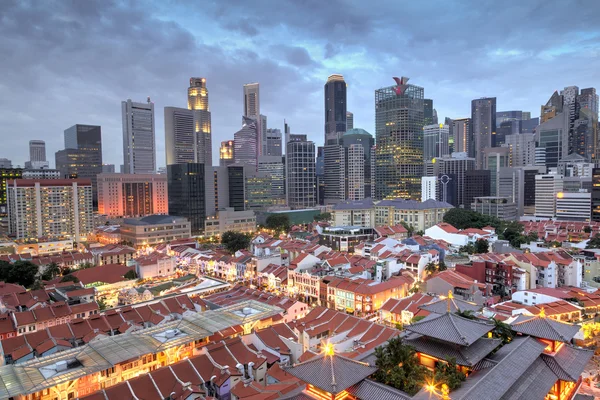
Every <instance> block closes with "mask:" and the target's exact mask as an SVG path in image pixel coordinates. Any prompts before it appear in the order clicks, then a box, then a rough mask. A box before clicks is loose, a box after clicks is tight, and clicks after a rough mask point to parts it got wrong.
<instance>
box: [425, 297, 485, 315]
mask: <svg viewBox="0 0 600 400" xmlns="http://www.w3.org/2000/svg"><path fill="white" fill-rule="evenodd" d="M419 308H420V309H422V310H425V311H429V312H432V313H436V314H444V313H446V312H448V311H449V312H453V313H455V312H458V311H472V312H477V311H479V310H481V306H478V305H477V304H475V303H471V302H468V301H464V300H460V299H455V298H454V297H453V296H448V297H446V298H443V299H439V300H435V301H432V302H431V303H427V304H423V305H422V306H420V307H419Z"/></svg>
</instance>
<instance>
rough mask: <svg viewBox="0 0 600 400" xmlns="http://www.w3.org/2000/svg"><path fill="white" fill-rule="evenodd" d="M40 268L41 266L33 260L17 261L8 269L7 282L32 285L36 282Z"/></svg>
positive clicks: (26, 285)
mask: <svg viewBox="0 0 600 400" xmlns="http://www.w3.org/2000/svg"><path fill="white" fill-rule="evenodd" d="M39 270H40V269H39V267H38V266H37V265H35V264H34V263H32V262H31V261H17V262H15V263H14V264H13V265H12V266H11V268H10V270H9V271H8V277H7V278H8V279H7V280H6V282H8V283H18V284H19V285H22V286H25V287H30V286H31V285H33V283H34V282H35V280H36V277H37V275H38V273H39Z"/></svg>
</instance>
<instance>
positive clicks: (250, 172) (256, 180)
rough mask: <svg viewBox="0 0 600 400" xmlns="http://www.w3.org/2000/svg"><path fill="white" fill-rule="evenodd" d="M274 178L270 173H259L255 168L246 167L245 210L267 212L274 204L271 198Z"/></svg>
mask: <svg viewBox="0 0 600 400" xmlns="http://www.w3.org/2000/svg"><path fill="white" fill-rule="evenodd" d="M271 189H272V177H271V174H270V173H268V172H258V171H257V170H256V167H254V166H245V167H244V192H245V198H244V206H245V207H244V208H245V209H246V210H266V209H268V208H269V207H270V206H272V205H273V204H274V199H273V197H272V196H271Z"/></svg>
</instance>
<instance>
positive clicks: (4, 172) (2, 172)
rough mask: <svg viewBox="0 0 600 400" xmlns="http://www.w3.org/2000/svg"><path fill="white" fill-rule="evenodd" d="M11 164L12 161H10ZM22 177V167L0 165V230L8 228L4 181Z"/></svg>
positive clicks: (3, 230)
mask: <svg viewBox="0 0 600 400" xmlns="http://www.w3.org/2000/svg"><path fill="white" fill-rule="evenodd" d="M11 165H12V163H11ZM22 177H23V169H21V168H12V167H9V168H5V167H2V166H0V231H2V233H5V231H6V229H4V228H8V226H7V225H5V223H6V222H7V220H6V216H7V215H8V210H7V206H6V196H7V195H6V182H7V181H9V180H13V179H20V178H22Z"/></svg>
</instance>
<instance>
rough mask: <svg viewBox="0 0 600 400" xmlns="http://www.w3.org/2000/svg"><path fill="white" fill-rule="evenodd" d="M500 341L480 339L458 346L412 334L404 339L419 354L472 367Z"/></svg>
mask: <svg viewBox="0 0 600 400" xmlns="http://www.w3.org/2000/svg"><path fill="white" fill-rule="evenodd" d="M501 342H502V341H501V340H500V339H485V338H480V339H479V340H476V341H475V342H474V343H473V344H471V345H470V346H460V345H459V346H456V345H454V346H453V345H449V344H448V343H444V342H440V341H437V340H433V339H428V338H427V337H425V336H422V335H418V334H415V333H412V334H410V335H408V336H407V337H406V338H405V339H404V343H405V344H407V345H410V346H412V347H414V348H415V350H416V351H418V352H419V353H424V354H427V355H430V356H433V357H436V358H439V359H441V360H447V359H449V358H454V359H455V360H456V363H457V364H458V365H464V366H468V367H472V366H474V365H475V364H477V363H478V362H479V361H481V360H483V359H484V358H485V357H486V356H487V355H488V354H490V353H491V352H492V351H493V350H494V349H495V348H496V347H498V346H499V345H500V343H501Z"/></svg>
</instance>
